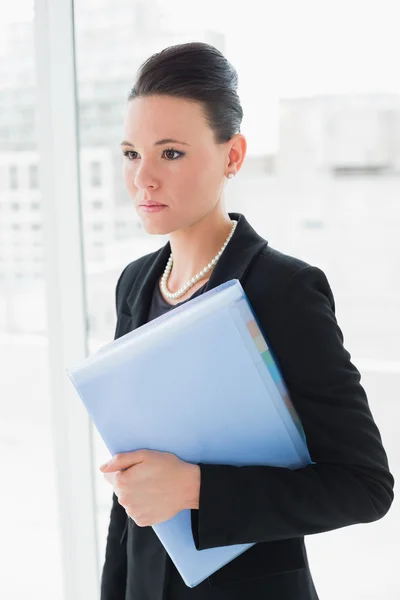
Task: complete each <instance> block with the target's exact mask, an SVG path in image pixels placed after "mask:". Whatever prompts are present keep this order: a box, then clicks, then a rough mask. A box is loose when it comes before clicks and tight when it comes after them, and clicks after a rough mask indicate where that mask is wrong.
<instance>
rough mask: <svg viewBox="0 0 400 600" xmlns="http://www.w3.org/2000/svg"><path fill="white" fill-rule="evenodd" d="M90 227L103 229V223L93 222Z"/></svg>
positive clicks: (94, 229) (96, 229) (97, 229)
mask: <svg viewBox="0 0 400 600" xmlns="http://www.w3.org/2000/svg"><path fill="white" fill-rule="evenodd" d="M92 229H93V231H103V230H104V223H93V225H92Z"/></svg>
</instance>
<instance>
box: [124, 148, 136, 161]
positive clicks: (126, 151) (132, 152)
mask: <svg viewBox="0 0 400 600" xmlns="http://www.w3.org/2000/svg"><path fill="white" fill-rule="evenodd" d="M122 154H123V155H124V156H126V158H127V159H128V160H135V157H132V156H131V155H132V154H137V152H135V151H134V150H124V151H123V153H122Z"/></svg>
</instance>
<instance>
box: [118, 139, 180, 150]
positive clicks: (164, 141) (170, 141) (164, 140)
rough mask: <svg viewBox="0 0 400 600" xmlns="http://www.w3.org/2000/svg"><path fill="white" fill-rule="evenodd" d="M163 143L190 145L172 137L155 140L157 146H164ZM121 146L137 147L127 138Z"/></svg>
mask: <svg viewBox="0 0 400 600" xmlns="http://www.w3.org/2000/svg"><path fill="white" fill-rule="evenodd" d="M163 144H182V145H184V146H190V144H188V143H187V142H180V141H179V140H173V139H172V138H164V139H163V140H158V142H154V145H155V146H162V145H163ZM121 146H130V147H131V148H134V147H135V146H134V145H133V144H131V143H130V142H127V141H126V140H124V141H123V142H121Z"/></svg>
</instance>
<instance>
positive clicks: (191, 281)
mask: <svg viewBox="0 0 400 600" xmlns="http://www.w3.org/2000/svg"><path fill="white" fill-rule="evenodd" d="M232 223H233V225H232V230H231V232H230V234H229V235H228V237H227V239H226V242H225V244H224V245H223V246H222V248H221V250H220V251H219V252H218V254H217V255H216V256H214V258H213V259H212V261H210V262H209V263H208V265H207V266H206V267H204V269H202V270H201V271H199V273H197V275H195V276H194V277H192V279H189V281H188V282H187V283H185V285H184V286H183V287H181V288H180V289H179V290H178V291H177V292H174V293H171V292H170V291H168V288H167V282H168V277H169V275H170V273H171V269H172V265H173V259H172V253H171V254H170V257H169V259H168V263H167V266H166V267H165V271H164V274H163V276H162V278H161V289H162V293H163V294H164V296H165V297H166V298H170V299H175V298H180V297H181V296H183V294H185V293H186V292H187V291H188V290H189V289H190V288H191V287H193V286H194V284H195V283H197V282H198V281H199V280H200V279H202V278H203V277H204V276H205V275H206V274H207V273H208V272H209V271H211V269H212V268H213V267H214V266H215V265H216V264H217V262H218V260H219V259H220V257H221V254H222V253H223V251H224V250H225V248H226V247H227V245H228V244H229V242H230V239H231V237H232V236H233V233H234V231H235V229H236V225H237V221H233V220H232Z"/></svg>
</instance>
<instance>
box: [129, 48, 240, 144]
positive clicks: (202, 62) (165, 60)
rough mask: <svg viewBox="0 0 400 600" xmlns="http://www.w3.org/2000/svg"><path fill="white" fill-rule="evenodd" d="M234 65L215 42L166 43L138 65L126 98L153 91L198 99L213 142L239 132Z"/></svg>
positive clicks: (222, 140)
mask: <svg viewBox="0 0 400 600" xmlns="http://www.w3.org/2000/svg"><path fill="white" fill-rule="evenodd" d="M237 87H238V75H237V72H236V70H235V68H234V67H233V66H232V65H231V63H230V62H229V61H228V60H227V59H226V58H225V56H224V55H223V54H222V53H221V52H220V51H219V50H218V49H217V48H215V47H214V46H211V45H210V44H206V43H204V42H188V43H185V44H177V45H175V46H169V47H167V48H164V50H161V52H157V53H156V54H153V55H152V56H150V58H148V59H147V60H146V61H145V62H144V63H143V64H142V65H141V67H140V68H139V71H138V77H137V80H136V83H135V85H134V87H133V88H132V89H131V91H130V93H129V96H128V100H132V99H133V98H138V97H141V96H142V97H143V96H153V95H156V94H160V95H167V96H175V97H178V98H186V99H188V100H193V101H197V102H200V103H201V104H202V106H203V110H204V114H205V118H206V121H207V122H208V124H209V126H210V127H211V129H212V130H213V131H214V138H215V141H216V143H224V142H227V141H228V140H230V139H231V137H232V136H233V135H235V133H240V125H241V122H242V118H243V110H242V107H241V104H240V100H239V96H238V94H237Z"/></svg>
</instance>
